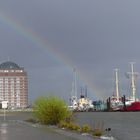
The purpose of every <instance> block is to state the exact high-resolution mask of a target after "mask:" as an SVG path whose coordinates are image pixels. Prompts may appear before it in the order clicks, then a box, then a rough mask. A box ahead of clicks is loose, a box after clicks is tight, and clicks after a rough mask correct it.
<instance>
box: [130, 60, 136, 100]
mask: <svg viewBox="0 0 140 140" xmlns="http://www.w3.org/2000/svg"><path fill="white" fill-rule="evenodd" d="M134 64H135V62H131V63H130V65H131V72H128V75H129V76H130V77H131V97H132V99H133V100H134V101H136V78H137V76H138V73H137V72H134Z"/></svg>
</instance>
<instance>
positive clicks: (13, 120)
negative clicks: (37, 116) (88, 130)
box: [0, 113, 93, 140]
mask: <svg viewBox="0 0 140 140" xmlns="http://www.w3.org/2000/svg"><path fill="white" fill-rule="evenodd" d="M29 117H31V113H29V114H28V113H7V114H6V119H5V121H4V117H3V114H0V140H91V139H92V140H93V138H90V137H86V136H82V135H80V134H76V133H70V132H65V131H63V130H61V129H54V128H52V127H47V126H42V125H38V124H31V123H27V122H25V121H24V120H26V119H29Z"/></svg>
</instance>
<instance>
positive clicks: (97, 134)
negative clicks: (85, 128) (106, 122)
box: [93, 129, 103, 136]
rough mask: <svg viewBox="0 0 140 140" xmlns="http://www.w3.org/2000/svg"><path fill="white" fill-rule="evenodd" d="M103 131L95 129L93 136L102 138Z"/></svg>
mask: <svg viewBox="0 0 140 140" xmlns="http://www.w3.org/2000/svg"><path fill="white" fill-rule="evenodd" d="M102 133H103V132H102V130H100V129H94V130H93V136H101V135H102Z"/></svg>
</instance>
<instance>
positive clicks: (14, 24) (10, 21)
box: [0, 13, 102, 98]
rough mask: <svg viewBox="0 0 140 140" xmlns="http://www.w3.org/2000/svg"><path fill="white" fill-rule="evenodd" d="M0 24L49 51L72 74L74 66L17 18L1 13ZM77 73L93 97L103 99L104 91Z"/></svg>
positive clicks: (84, 75) (80, 73) (79, 72)
mask: <svg viewBox="0 0 140 140" xmlns="http://www.w3.org/2000/svg"><path fill="white" fill-rule="evenodd" d="M0 22H2V23H4V24H5V25H6V26H8V27H10V28H11V29H13V30H14V31H15V32H16V33H18V34H19V35H21V36H22V37H24V38H25V39H27V40H29V41H31V42H32V43H34V44H36V45H37V46H39V47H42V48H44V49H47V52H48V54H49V56H50V57H51V58H53V59H55V60H56V61H57V62H59V63H60V64H64V65H65V66H66V67H67V68H68V70H70V71H71V72H72V71H73V68H74V65H73V64H72V63H71V62H70V61H69V60H68V59H67V58H65V57H64V56H63V54H61V53H58V52H57V51H56V50H55V49H53V47H51V46H50V45H48V42H47V41H46V40H44V39H42V38H40V36H39V35H38V34H37V33H36V32H34V31H33V30H31V29H29V28H27V27H26V28H25V27H24V26H23V25H22V23H20V22H19V21H18V20H17V19H16V18H14V17H12V16H8V15H6V14H4V13H0ZM76 69H77V68H76ZM77 73H78V75H79V77H80V79H81V80H82V81H83V83H86V85H88V87H89V89H90V91H91V93H93V94H94V95H93V97H95V98H102V94H101V93H102V91H101V90H99V88H97V87H96V86H95V85H96V84H95V83H91V82H90V81H89V80H88V79H87V78H86V74H84V73H83V72H81V71H80V70H78V69H77Z"/></svg>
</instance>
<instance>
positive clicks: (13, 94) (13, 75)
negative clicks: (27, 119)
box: [0, 61, 28, 108]
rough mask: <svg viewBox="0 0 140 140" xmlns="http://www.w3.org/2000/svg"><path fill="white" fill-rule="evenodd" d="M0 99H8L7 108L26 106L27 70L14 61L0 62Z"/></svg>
mask: <svg viewBox="0 0 140 140" xmlns="http://www.w3.org/2000/svg"><path fill="white" fill-rule="evenodd" d="M0 101H1V102H2V101H8V108H26V107H27V106H28V79H27V72H26V71H25V70H24V68H22V67H19V66H18V65H17V64H16V63H14V62H10V61H7V62H4V63H2V64H0Z"/></svg>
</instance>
